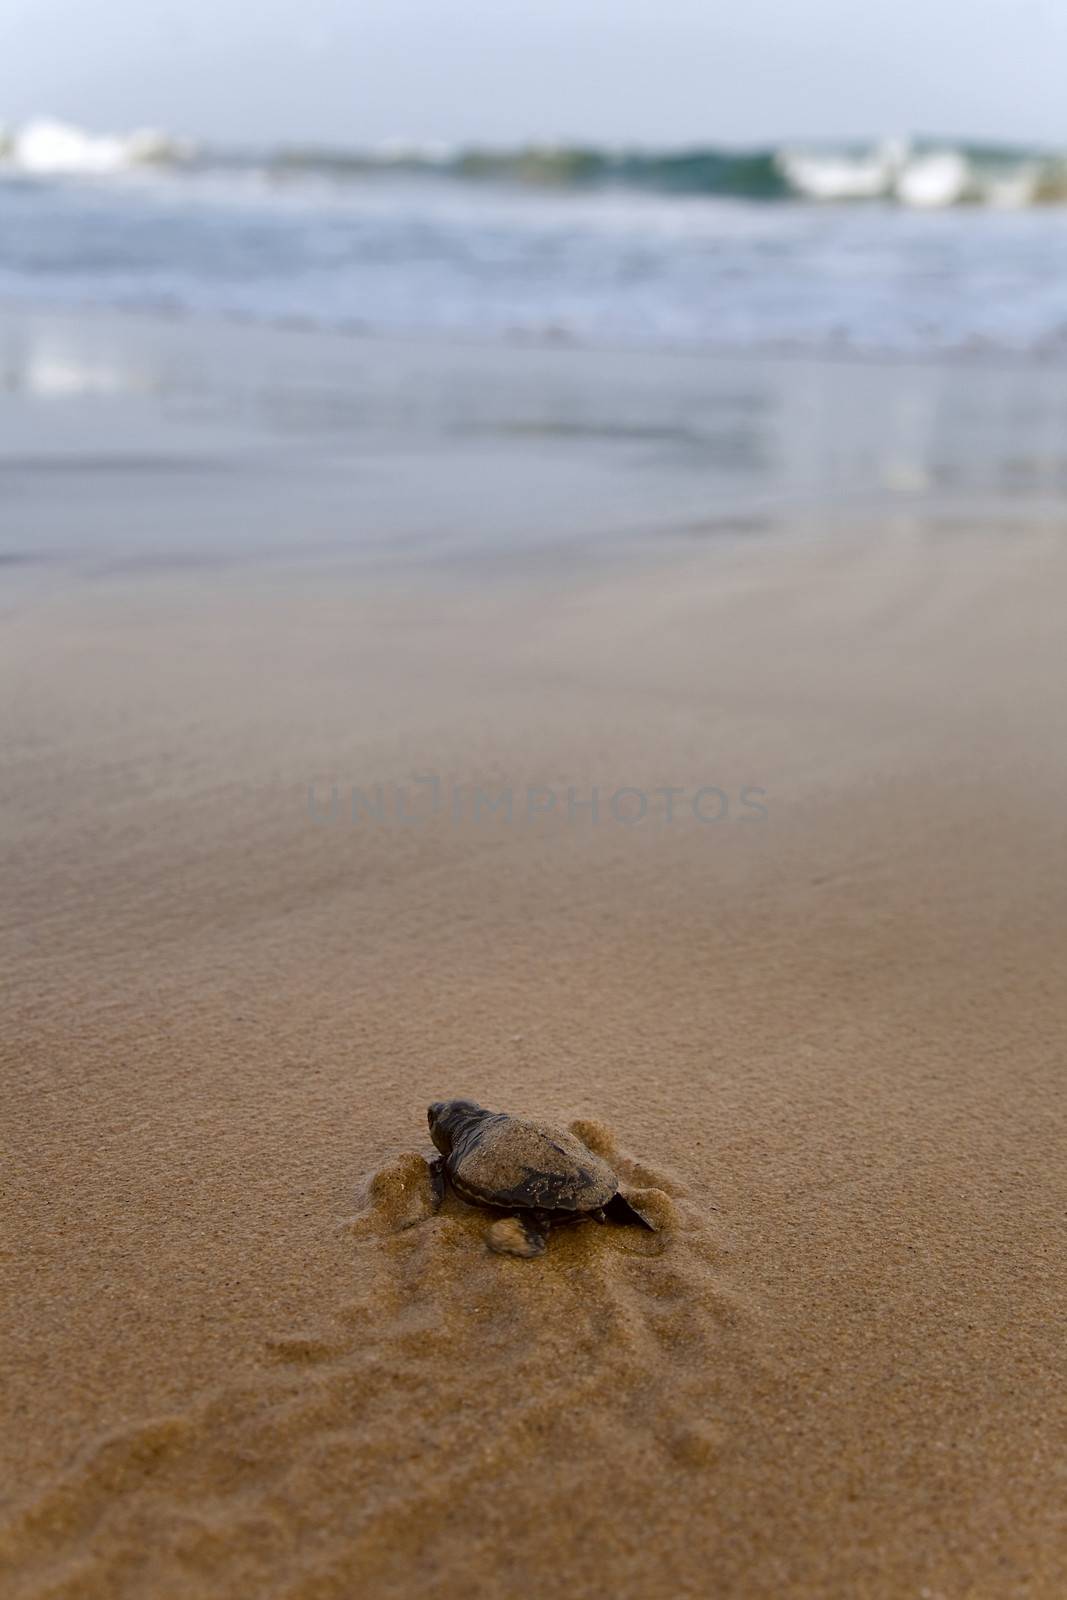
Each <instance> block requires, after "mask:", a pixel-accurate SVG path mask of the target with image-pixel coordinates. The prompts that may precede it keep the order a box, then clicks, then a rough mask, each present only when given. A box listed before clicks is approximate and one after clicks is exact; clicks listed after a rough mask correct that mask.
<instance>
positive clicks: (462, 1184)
mask: <svg viewBox="0 0 1067 1600" xmlns="http://www.w3.org/2000/svg"><path fill="white" fill-rule="evenodd" d="M446 1166H447V1168H448V1175H449V1177H450V1179H451V1181H452V1184H453V1187H454V1188H455V1190H456V1192H457V1194H459V1195H460V1196H461V1197H462V1198H463V1199H465V1200H472V1201H473V1202H474V1203H475V1204H476V1205H483V1206H493V1207H498V1208H501V1209H506V1210H509V1211H558V1212H563V1213H565V1214H570V1215H572V1216H580V1215H581V1214H582V1213H583V1212H587V1211H598V1210H599V1209H600V1207H601V1206H606V1205H607V1204H608V1202H609V1201H610V1200H611V1199H612V1198H613V1197H614V1195H615V1193H616V1191H617V1189H618V1186H619V1183H618V1178H617V1177H616V1176H615V1173H614V1172H613V1171H612V1169H611V1167H609V1166H608V1164H607V1162H606V1161H603V1160H601V1158H600V1157H599V1156H597V1155H594V1154H593V1152H592V1151H591V1150H588V1149H586V1147H585V1145H584V1144H582V1142H581V1140H579V1139H576V1138H575V1137H574V1135H573V1134H570V1133H564V1132H563V1131H562V1130H561V1129H559V1128H553V1127H551V1126H550V1125H549V1124H548V1123H544V1122H524V1121H522V1120H521V1119H520V1118H518V1117H509V1116H507V1115H506V1114H505V1113H503V1112H492V1111H486V1112H483V1113H482V1115H481V1117H479V1118H477V1119H472V1120H471V1121H470V1122H469V1123H468V1125H467V1126H466V1127H465V1128H464V1129H463V1130H462V1132H460V1134H459V1136H458V1137H457V1138H456V1139H455V1140H454V1142H453V1145H452V1149H451V1152H450V1153H449V1155H448V1157H447V1159H446Z"/></svg>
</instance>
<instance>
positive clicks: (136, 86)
mask: <svg viewBox="0 0 1067 1600" xmlns="http://www.w3.org/2000/svg"><path fill="white" fill-rule="evenodd" d="M1065 68H1067V0H880V3H878V0H875V3H874V4H867V5H864V4H862V3H860V0H729V3H726V0H0V122H3V121H7V122H13V121H19V120H22V119H24V118H26V117H28V116H30V115H34V114H37V113H42V112H48V113H51V114H53V115H57V116H62V117H67V118H70V119H72V120H74V121H77V122H81V123H84V124H87V125H88V126H90V127H93V128H97V129H100V130H102V131H103V130H106V129H110V128H120V129H121V128H125V127H129V126H131V125H137V124H150V125H155V126H161V127H164V128H166V129H168V130H171V131H176V132H185V133H190V134H193V135H201V136H205V137H209V138H212V137H213V138H215V139H220V140H231V141H256V142H261V141H268V142H269V141H272V140H290V141H292V140H300V139H307V140H321V141H328V142H331V143H340V144H359V143H371V142H377V141H379V140H383V139H389V138H393V137H400V138H411V139H418V140H434V139H439V140H444V141H447V142H454V141H463V140H491V141H508V142H510V141H517V140H523V139H527V138H542V139H550V138H566V139H581V138H586V139H600V140H611V141H631V140H632V141H634V142H640V143H672V144H673V143H679V142H683V141H691V140H693V141H703V140H708V141H715V140H720V141H727V142H734V143H737V142H746V141H748V142H758V141H761V140H770V139H776V138H783V137H794V138H796V137H801V138H810V137H817V136H822V135H827V136H861V135H866V134H882V133H903V132H909V131H910V132H922V131H928V132H934V133H968V134H971V135H974V136H984V137H988V138H1004V139H1010V138H1019V139H1031V140H1042V141H1046V142H1050V143H1054V144H1065V145H1067V95H1065V93H1064V73H1065Z"/></svg>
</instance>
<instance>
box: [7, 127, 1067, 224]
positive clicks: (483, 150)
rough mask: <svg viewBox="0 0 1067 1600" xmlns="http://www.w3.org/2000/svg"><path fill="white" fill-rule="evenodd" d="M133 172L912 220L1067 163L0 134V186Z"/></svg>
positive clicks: (953, 145) (901, 147)
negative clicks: (434, 183)
mask: <svg viewBox="0 0 1067 1600" xmlns="http://www.w3.org/2000/svg"><path fill="white" fill-rule="evenodd" d="M145 167H152V168H155V169H158V170H163V171H167V172H171V173H175V174H177V173H181V172H183V171H195V172H198V173H205V172H212V171H219V172H228V173H233V172H242V173H245V174H251V175H255V176H257V177H260V178H263V179H266V180H269V181H277V182H278V183H294V182H299V181H300V179H301V178H306V179H310V180H328V181H331V182H333V183H337V184H344V183H346V182H356V181H358V180H360V179H367V178H373V177H375V176H394V177H395V176H399V175H403V174H407V175H410V176H414V177H420V178H437V179H442V180H452V181H454V182H459V183H467V184H481V185H484V184H503V185H509V186H513V187H519V188H534V189H539V190H556V191H567V190H578V191H580V190H604V189H620V190H642V191H645V192H651V193H654V194H661V195H693V196H699V195H706V196H709V197H715V198H719V199H736V200H752V201H775V200H793V201H807V202H811V203H816V204H823V205H827V204H838V205H842V204H857V203H862V202H872V201H880V202H883V203H886V202H888V203H891V204H897V205H901V206H905V207H909V208H918V209H934V208H944V207H951V206H961V205H970V206H994V207H1015V208H1020V207H1028V206H1036V205H1048V204H1057V203H1064V202H1067V152H1057V151H1050V150H1036V149H1025V148H1016V147H1006V146H1004V147H1001V146H990V145H980V144H971V143H967V142H953V141H936V140H930V139H919V140H899V139H898V140H884V141H882V142H881V143H875V144H870V145H867V146H858V145H853V146H840V147H829V146H820V147H806V148H805V147H800V146H797V147H789V146H787V147H767V148H763V149H751V150H735V149H727V148H721V147H718V146H713V145H699V146H693V147H691V148H687V149H676V150H644V149H613V148H604V147H600V146H596V145H548V144H544V145H524V146H521V147H516V148H490V147H480V146H467V147H463V148H460V149H448V148H445V147H438V146H435V147H425V146H419V147H413V146H411V147H409V146H404V145H398V144H396V143H393V144H389V145H385V146H380V147H377V148H374V149H363V150H360V149H354V150H343V149H331V148H319V147H296V146H293V147H278V148H274V149H268V150H237V149H226V148H222V147H211V146H198V145H195V144H193V143H191V142H190V141H188V140H182V139H175V138H172V137H170V136H169V135H167V134H165V133H162V132H160V131H158V130H156V129H138V130H136V131H134V132H131V133H122V134H119V133H95V132H88V131H86V130H85V129H82V128H79V127H76V126H75V125H74V124H72V123H68V122H61V121H58V120H55V119H52V118H36V119H34V120H32V121H30V122H27V123H24V124H22V125H20V126H18V127H14V128H10V129H7V130H4V129H0V174H3V173H6V174H8V175H12V176H18V175H27V176H31V177H48V176H56V177H84V178H92V179H102V178H108V177H113V176H115V175H119V174H124V173H129V172H131V171H134V170H137V169H143V168H145Z"/></svg>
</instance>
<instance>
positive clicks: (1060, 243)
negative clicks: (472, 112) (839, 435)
mask: <svg viewBox="0 0 1067 1600" xmlns="http://www.w3.org/2000/svg"><path fill="white" fill-rule="evenodd" d="M1065 172H1067V167H1065V166H1064V163H1063V161H1062V160H1061V158H1060V157H1059V156H1057V155H1054V154H1050V153H1047V152H1025V151H1015V152H1009V151H1001V150H982V149H979V148H976V147H967V146H938V145H930V144H927V145H912V146H908V145H904V144H901V143H895V144H894V143H883V144H881V145H872V146H871V147H870V148H869V149H866V150H858V149H857V150H847V151H846V150H838V151H826V150H823V151H818V152H812V151H799V150H777V151H757V152H751V153H748V154H737V153H731V152H724V151H718V150H713V149H706V150H695V151H688V152H668V153H662V154H658V155H657V154H649V153H626V152H621V153H620V152H607V151H596V150H526V151H512V152H493V151H470V150H467V151H461V152H442V151H438V152H429V153H427V152H401V151H389V152H384V153H383V152H378V153H376V154H359V153H356V154H344V153H342V154H338V153H335V152H314V151H310V152H309V151H280V152H266V153H264V152H233V151H229V152H227V151H217V150H205V149H198V148H196V147H194V146H192V145H188V144H182V143H181V142H178V141H174V140H171V139H167V138H165V137H164V136H162V135H159V134H155V133H151V132H142V133H139V134H134V135H124V136H121V137H119V136H101V135H95V134H89V133H86V132H84V131H83V130H80V129H76V128H71V127H67V126H64V125H62V124H57V123H50V122H35V123H32V124H29V125H27V126H25V127H23V128H20V129H15V130H13V131H11V132H9V133H8V134H7V135H5V136H0V299H2V300H3V301H6V302H7V303H9V304H12V303H15V304H20V303H21V304H32V305H37V306H81V305H99V306H108V307H136V308H148V309H151V308H159V309H164V310H167V311H171V312H181V313H187V314H197V313H204V314H212V315H223V316H233V317H241V318H248V319H253V320H260V321H263V322H268V323H269V322H275V323H291V322H307V323H312V324H315V325H319V326H324V327H336V328H343V329H359V330H363V331H367V332H372V333H373V332H382V333H428V334H432V335H439V336H453V337H460V338H476V339H486V338H487V339H513V338H516V337H518V338H525V339H530V340H538V341H541V340H544V341H552V340H555V341H573V342H576V343H580V344H592V345H596V344H610V345H617V346H630V347H644V346H658V347H666V348H672V347H684V348H693V347H706V348H723V349H729V350H745V349H762V350H802V351H816V352H818V351H832V352H835V353H847V352H849V351H856V352H862V353H866V352H874V353H880V354H891V355H916V354H920V355H921V354H926V353H944V352H951V353H975V352H979V353H980V352H983V351H1000V352H1011V353H1012V354H1014V355H1017V356H1024V357H1025V356H1032V357H1040V358H1044V359H1055V358H1062V357H1067V199H1065V197H1067V179H1065V176H1064V174H1065Z"/></svg>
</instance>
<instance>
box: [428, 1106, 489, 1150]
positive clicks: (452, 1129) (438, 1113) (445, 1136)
mask: <svg viewBox="0 0 1067 1600" xmlns="http://www.w3.org/2000/svg"><path fill="white" fill-rule="evenodd" d="M484 1116H485V1112H484V1111H483V1110H482V1108H481V1106H480V1105H479V1104H478V1102H477V1100H435V1101H434V1103H433V1105H432V1106H431V1107H430V1109H429V1110H428V1111H427V1113H426V1120H427V1122H428V1123H429V1124H430V1138H431V1139H432V1140H433V1142H434V1144H435V1145H436V1146H437V1148H438V1150H440V1152H441V1154H442V1155H443V1156H447V1155H450V1154H451V1153H452V1146H453V1144H454V1143H455V1141H456V1138H457V1136H458V1135H459V1134H460V1133H462V1132H463V1130H464V1128H469V1127H470V1125H471V1123H472V1122H477V1121H479V1120H480V1118H482V1117H484Z"/></svg>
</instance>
